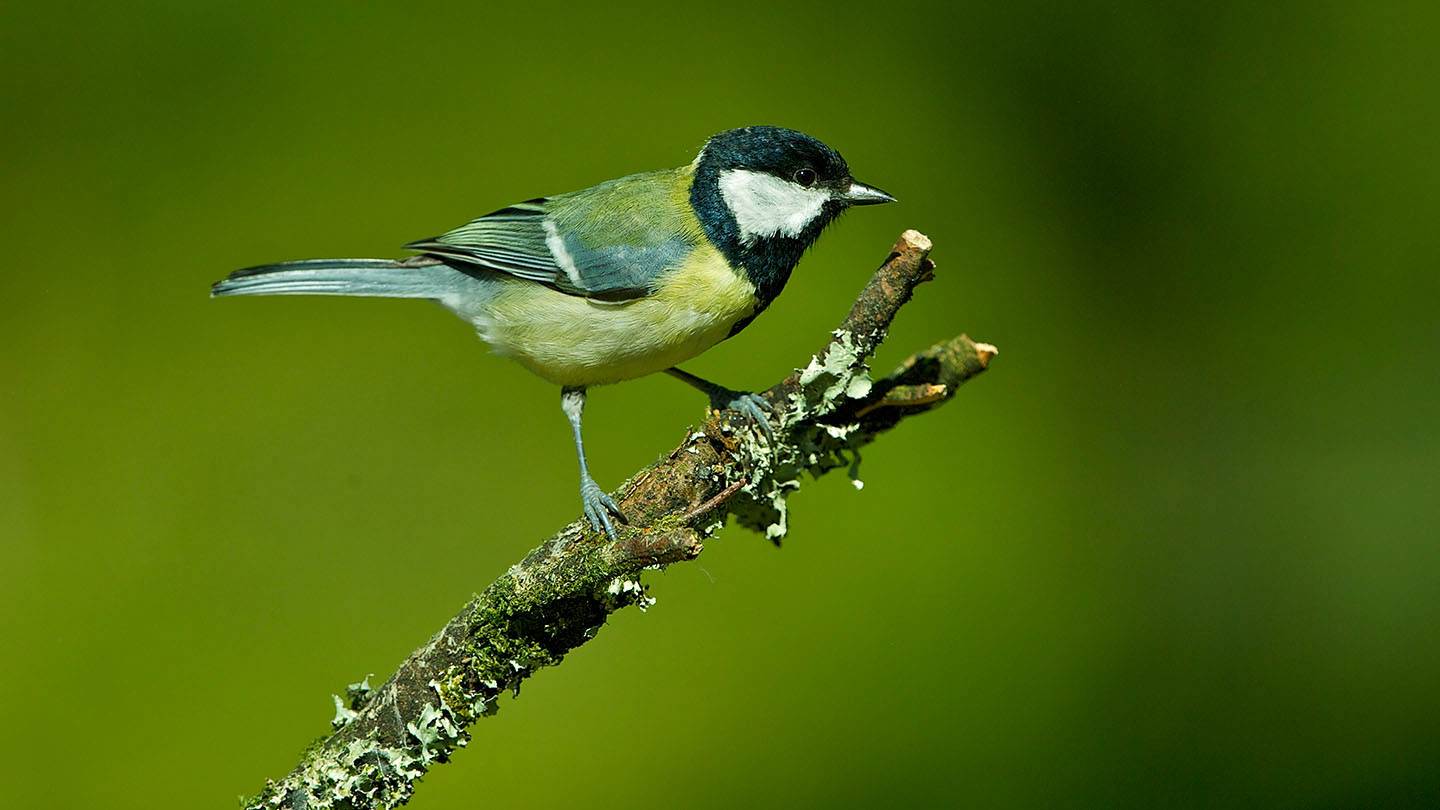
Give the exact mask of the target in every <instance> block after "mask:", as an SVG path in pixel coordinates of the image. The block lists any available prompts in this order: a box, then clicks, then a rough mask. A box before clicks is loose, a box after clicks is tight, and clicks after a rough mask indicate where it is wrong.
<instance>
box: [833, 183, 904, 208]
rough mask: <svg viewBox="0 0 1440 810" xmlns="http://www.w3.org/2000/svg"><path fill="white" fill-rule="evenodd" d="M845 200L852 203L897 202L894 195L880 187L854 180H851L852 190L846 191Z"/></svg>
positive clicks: (877, 203)
mask: <svg viewBox="0 0 1440 810" xmlns="http://www.w3.org/2000/svg"><path fill="white" fill-rule="evenodd" d="M844 200H845V202H847V203H849V204H851V205H879V204H880V203H887V202H895V198H894V197H891V196H890V195H889V194H886V193H885V192H883V191H881V190H880V189H878V188H875V187H874V186H867V185H865V184H864V183H857V182H855V181H853V180H852V181H851V182H850V190H849V191H847V192H845V196H844Z"/></svg>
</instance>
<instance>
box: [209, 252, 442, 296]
mask: <svg viewBox="0 0 1440 810" xmlns="http://www.w3.org/2000/svg"><path fill="white" fill-rule="evenodd" d="M457 275H458V274H457V273H456V272H455V271H454V270H451V269H450V268H449V267H446V266H445V265H444V264H441V263H440V262H437V261H435V260H433V259H410V260H407V261H403V262H400V261H394V260H392V259H307V260H304V261H298V262H281V263H279V264H266V265H261V266H259V267H247V268H245V269H244V270H236V271H235V272H233V273H231V274H230V275H229V276H227V277H226V278H225V280H224V281H217V282H215V284H213V285H212V286H211V287H210V294H211V295H212V296H221V295H366V296H379V297H383V298H434V299H438V300H443V299H446V298H448V297H450V296H453V295H454V293H455V291H456V287H455V281H456V279H455V277H456V276H457Z"/></svg>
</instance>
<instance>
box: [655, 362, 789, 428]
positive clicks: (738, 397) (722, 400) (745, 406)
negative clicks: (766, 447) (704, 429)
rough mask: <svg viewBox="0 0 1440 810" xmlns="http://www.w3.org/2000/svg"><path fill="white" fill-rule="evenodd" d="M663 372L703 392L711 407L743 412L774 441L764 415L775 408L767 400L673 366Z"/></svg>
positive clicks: (718, 409)
mask: <svg viewBox="0 0 1440 810" xmlns="http://www.w3.org/2000/svg"><path fill="white" fill-rule="evenodd" d="M665 373H666V374H669V375H670V376H671V377H674V378H675V379H677V380H680V381H681V382H683V383H685V384H687V385H690V386H693V387H695V388H698V389H700V390H701V391H702V392H704V394H705V396H707V397H709V398H710V407H711V409H713V410H717V411H723V410H725V409H727V408H730V409H734V410H736V411H739V412H740V413H743V414H745V416H746V417H747V418H748V419H749V420H750V421H751V422H754V423H755V424H756V425H758V426H759V427H760V429H761V430H763V431H765V438H766V439H768V440H769V441H770V443H771V444H774V443H775V433H774V432H773V431H772V429H771V428H770V418H769V417H768V416H766V414H767V413H774V412H775V408H774V407H773V406H772V405H771V404H770V401H769V400H767V399H765V398H764V397H762V396H760V395H759V394H755V393H751V392H749V391H736V390H734V389H730V388H726V387H725V386H723V385H716V384H715V383H712V382H710V381H709V380H703V379H701V378H699V377H696V376H695V375H694V374H691V373H690V372H688V371H681V370H680V369H678V368H675V367H671V368H667V369H665Z"/></svg>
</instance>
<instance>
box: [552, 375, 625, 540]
mask: <svg viewBox="0 0 1440 810" xmlns="http://www.w3.org/2000/svg"><path fill="white" fill-rule="evenodd" d="M560 409H561V410H563V411H565V415H566V416H567V417H569V418H570V428H571V429H572V430H574V431H575V453H576V455H578V456H580V503H581V505H582V506H583V507H584V509H585V517H586V518H587V519H589V521H590V525H591V526H592V527H594V529H595V531H597V532H599V531H603V532H605V534H607V535H609V536H610V539H611V540H616V539H618V538H617V537H616V534H615V524H614V522H612V521H611V520H610V516H611V515H612V514H613V515H614V516H615V517H617V518H619V519H620V522H622V523H624V522H626V521H625V516H624V515H623V514H621V513H620V507H618V506H616V505H615V501H614V500H612V499H611V498H610V496H609V495H606V494H605V490H603V489H601V488H600V485H599V484H597V483H595V479H594V478H591V477H590V468H589V467H588V466H586V464H585V444H584V442H582V441H581V440H580V415H581V414H582V413H584V412H585V389H584V388H564V389H562V390H561V391H560Z"/></svg>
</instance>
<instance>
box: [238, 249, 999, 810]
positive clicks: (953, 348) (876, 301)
mask: <svg viewBox="0 0 1440 810" xmlns="http://www.w3.org/2000/svg"><path fill="white" fill-rule="evenodd" d="M929 253H930V240H929V239H927V238H926V237H925V236H924V235H922V234H920V233H918V232H916V231H906V232H905V233H904V234H903V235H902V236H901V238H900V241H899V242H897V243H896V244H895V247H894V249H893V250H892V251H891V253H890V255H889V256H888V257H887V258H886V260H885V262H884V263H883V264H882V265H881V266H880V268H879V269H878V270H877V271H876V272H875V275H874V277H872V278H871V280H870V282H869V284H868V285H867V286H866V287H865V290H864V291H863V292H862V293H861V294H860V297H859V299H858V300H857V301H856V302H855V306H854V307H853V308H852V309H851V311H850V314H849V315H848V316H846V318H845V320H844V322H842V323H841V324H840V327H839V328H838V329H836V330H835V331H834V332H833V333H832V337H831V340H830V341H829V342H828V343H827V344H826V345H825V347H824V348H823V349H822V350H821V351H820V352H819V353H818V354H816V355H815V356H814V357H813V358H812V359H811V362H810V363H809V364H808V365H807V366H806V367H805V368H804V369H803V370H801V371H799V372H798V373H796V374H793V375H791V376H790V377H788V378H786V379H785V380H783V381H781V382H780V383H778V384H776V385H775V386H774V387H772V388H771V389H769V390H768V391H765V392H763V396H764V397H765V398H766V399H767V400H769V402H770V403H771V405H772V406H773V407H774V410H775V415H774V419H775V421H776V422H777V423H778V424H777V426H776V428H775V431H774V444H773V445H772V444H770V442H769V441H768V440H767V439H766V438H765V436H764V435H763V433H762V432H761V431H759V430H757V429H755V427H754V426H752V425H750V424H748V423H746V421H745V418H744V417H743V416H742V415H740V414H738V413H735V412H733V411H726V412H723V413H711V414H710V416H709V418H708V419H707V420H706V421H705V423H704V424H703V426H701V427H700V428H699V429H695V430H692V431H691V432H690V433H689V435H687V436H686V437H685V439H684V440H683V441H682V442H681V443H680V445H679V446H678V447H676V448H675V450H673V451H672V452H671V453H670V454H669V455H668V456H667V457H666V458H664V459H662V460H660V461H658V462H656V463H655V464H653V465H651V466H650V467H648V468H646V469H644V470H642V471H640V472H639V473H638V474H637V475H636V476H635V477H633V478H631V479H630V480H629V481H627V482H626V483H625V485H624V486H622V487H621V488H620V491H619V493H618V495H617V496H616V500H617V502H618V503H619V504H620V507H621V509H622V510H623V511H624V513H625V514H626V515H627V516H628V518H629V521H630V522H629V524H628V525H626V526H624V527H623V528H622V529H621V532H620V539H619V541H618V542H609V541H608V540H607V539H606V538H605V537H604V536H603V535H597V534H596V533H595V532H593V531H590V529H589V527H588V525H587V524H585V523H584V521H583V519H582V520H577V521H575V522H574V523H571V524H570V525H569V526H567V527H565V528H564V529H562V530H561V531H560V532H558V533H557V534H555V535H554V536H553V537H551V538H550V539H548V540H546V541H545V542H544V543H542V544H541V545H540V546H539V547H538V548H536V549H535V550H534V551H532V552H530V554H529V555H528V556H526V557H525V559H523V560H521V561H520V562H519V563H517V564H515V565H514V566H512V567H511V568H510V570H509V571H506V572H505V574H503V575H502V576H501V577H500V578H499V579H497V580H496V581H495V582H494V583H492V584H491V585H490V586H489V587H488V588H486V589H485V591H484V592H483V593H481V594H479V595H478V596H475V597H474V598H473V599H471V600H470V603H469V604H467V605H466V606H465V608H464V609H463V610H461V611H460V612H459V614H457V615H456V616H455V617H454V618H453V619H451V620H450V622H449V623H448V624H446V625H445V627H444V628H443V629H442V630H440V632H438V633H436V634H435V635H434V636H433V637H431V639H430V640H429V641H427V642H426V643H425V644H424V645H423V646H421V647H420V648H419V649H418V650H416V651H415V652H414V653H412V654H411V655H410V657H409V658H408V659H406V661H405V662H404V663H403V664H401V665H400V668H399V669H398V670H396V672H395V673H394V674H393V675H391V676H390V677H389V678H388V679H387V680H386V681H385V683H384V684H382V685H381V686H379V687H378V688H372V687H371V686H370V685H369V683H368V680H367V682H365V683H361V684H354V685H352V686H351V687H350V689H349V690H348V691H347V696H346V698H345V699H343V700H342V699H341V698H339V697H336V698H335V703H336V715H335V720H334V721H333V725H334V727H335V731H334V733H332V734H331V735H329V736H328V737H325V738H322V739H321V740H318V741H316V743H315V744H313V745H312V746H311V747H310V748H309V749H307V750H306V751H305V753H304V754H303V755H302V757H301V762H300V764H299V766H298V767H296V768H295V770H294V771H292V772H291V773H290V775H289V776H287V777H285V778H284V779H282V780H280V781H278V782H274V781H272V782H269V783H268V784H267V785H266V787H265V790H264V791H263V792H262V793H260V794H259V795H258V796H256V797H255V798H253V799H251V800H250V801H248V802H247V803H246V806H247V807H249V808H277V807H280V808H321V807H337V808H390V807H398V806H399V805H402V804H404V803H405V802H407V801H408V800H409V799H410V796H411V795H412V793H413V792H414V788H415V783H416V781H417V780H418V779H419V777H420V776H421V775H422V774H424V773H425V771H426V770H427V769H428V768H430V767H431V766H432V765H434V764H435V763H441V762H447V761H448V760H449V758H450V756H451V755H452V754H453V753H454V752H455V751H456V749H458V748H461V747H464V746H465V745H466V744H467V743H468V742H469V741H470V739H471V735H470V731H469V727H470V726H471V725H472V724H473V723H474V722H475V721H476V720H478V719H479V718H480V717H482V716H485V715H488V714H492V713H494V712H495V710H496V702H497V700H498V699H499V697H500V695H501V693H503V692H505V691H506V690H518V689H519V686H520V683H521V681H523V680H524V679H525V678H528V677H529V676H530V675H532V674H533V673H535V672H536V671H537V670H539V669H541V668H542V667H546V666H551V665H554V664H558V663H560V661H561V659H562V658H564V656H565V654H566V653H567V652H569V651H570V650H572V649H574V648H575V647H578V646H580V645H581V644H584V643H585V642H586V641H589V640H590V639H591V638H594V636H595V633H596V631H597V630H598V629H599V628H600V626H601V625H603V624H604V623H605V619H606V617H607V616H609V615H610V614H611V613H613V612H614V611H616V610H619V609H621V608H624V607H628V606H630V605H636V604H639V605H641V606H642V608H643V607H644V605H645V604H647V603H648V602H649V600H648V598H647V597H646V595H645V589H644V586H643V585H641V584H640V578H641V573H642V572H643V571H644V570H646V569H647V568H655V567H659V566H664V565H669V564H672V563H677V562H683V561H686V560H692V559H694V558H695V557H696V556H697V555H699V554H700V551H701V549H702V547H703V546H702V544H703V541H704V540H705V539H706V538H708V537H710V536H711V535H713V534H714V533H715V532H716V531H718V530H719V529H720V528H721V527H722V526H723V525H724V524H725V521H726V519H727V517H728V516H730V515H734V516H735V517H736V518H737V520H738V522H739V523H740V524H742V525H744V526H747V527H750V528H753V529H756V530H758V531H761V532H764V533H765V535H766V536H767V537H769V538H771V539H772V540H773V541H775V542H779V540H780V538H781V537H783V536H784V534H785V526H786V513H787V509H786V502H785V499H786V496H788V495H789V493H791V492H793V491H794V490H795V489H798V488H799V486H800V479H801V475H802V474H804V473H808V474H809V475H811V476H812V477H814V476H819V475H822V474H824V473H825V472H827V471H829V470H832V469H836V468H838V467H848V468H849V469H850V470H851V472H852V475H853V474H854V472H855V470H856V469H857V465H858V463H859V454H858V451H859V448H860V447H862V446H863V445H865V444H867V443H869V442H871V441H873V440H874V439H875V438H876V437H877V436H879V435H880V434H882V433H884V432H885V431H887V430H889V429H891V428H892V427H894V426H895V425H897V424H899V423H900V422H901V421H902V420H904V419H907V418H908V417H911V416H914V415H916V414H919V413H923V412H925V411H927V410H930V409H931V408H934V407H935V406H937V405H939V404H941V403H943V402H945V401H946V400H948V399H949V398H950V397H951V396H953V395H954V394H955V390H956V389H957V388H958V387H959V386H960V384H962V383H963V382H965V381H966V380H968V379H969V378H971V377H973V376H975V375H976V374H979V373H980V372H981V371H984V370H985V368H986V366H987V365H988V364H989V362H990V359H991V358H992V357H994V356H995V354H996V349H995V348H994V347H993V346H990V345H988V344H984V343H975V342H973V341H971V340H970V339H969V338H968V337H966V336H964V335H960V336H959V337H955V338H952V339H950V340H946V341H943V342H941V343H938V344H936V345H934V346H932V347H930V348H929V349H926V350H924V351H922V352H919V353H917V354H915V355H913V356H911V357H910V358H909V359H907V360H906V361H905V362H904V363H903V364H901V366H900V367H899V368H897V369H896V370H895V371H893V372H891V373H890V374H889V375H887V376H885V377H883V378H881V379H878V380H874V381H872V380H871V378H870V376H869V374H868V371H869V369H868V367H867V366H866V360H867V359H868V358H869V357H870V355H871V354H872V353H873V352H874V351H875V349H876V348H877V347H878V346H879V345H880V342H881V341H882V340H884V338H885V334H886V330H887V329H888V328H889V325H890V323H891V321H892V320H893V319H894V317H895V314H896V312H897V311H898V310H899V309H900V307H901V306H903V305H904V304H905V302H906V301H908V300H909V299H910V295H911V292H912V291H913V290H914V288H915V286H916V285H917V284H919V283H921V282H923V281H927V280H929V279H930V278H932V274H933V271H934V264H933V263H931V261H930V260H929V258H928V257H929Z"/></svg>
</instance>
